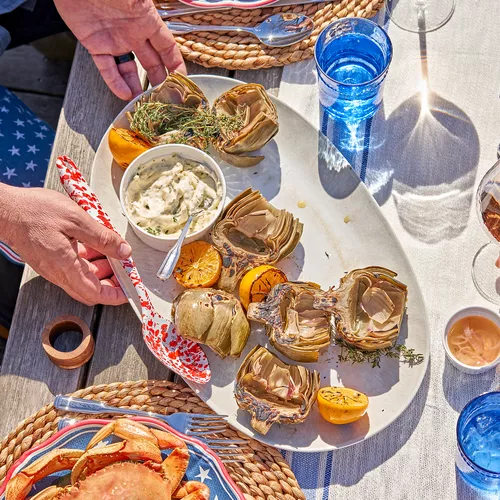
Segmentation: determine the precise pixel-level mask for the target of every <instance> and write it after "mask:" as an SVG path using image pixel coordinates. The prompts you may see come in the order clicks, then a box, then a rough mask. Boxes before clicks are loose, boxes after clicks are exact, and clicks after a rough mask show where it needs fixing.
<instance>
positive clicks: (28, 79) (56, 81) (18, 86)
mask: <svg viewBox="0 0 500 500" xmlns="http://www.w3.org/2000/svg"><path fill="white" fill-rule="evenodd" d="M70 69H71V60H50V59H48V58H47V57H46V56H45V55H44V54H42V53H41V52H39V51H38V50H37V49H36V48H35V47H33V46H32V45H23V46H21V47H16V48H15V49H11V50H7V51H6V52H5V53H4V54H3V55H2V57H1V58H0V85H3V86H4V87H7V88H10V89H12V90H19V91H24V92H36V93H39V94H47V95H53V96H59V97H64V93H65V91H66V85H67V84H68V78H69V72H70Z"/></svg>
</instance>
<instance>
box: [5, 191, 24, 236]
mask: <svg viewBox="0 0 500 500" xmlns="http://www.w3.org/2000/svg"><path fill="white" fill-rule="evenodd" d="M21 191H22V188H16V187H13V186H9V185H7V184H2V183H0V241H2V242H4V243H7V244H8V245H12V235H13V232H14V231H15V222H16V218H17V216H16V211H17V210H18V209H19V205H20V203H19V198H20V194H21V193H20V192H21Z"/></svg>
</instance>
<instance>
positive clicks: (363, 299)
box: [314, 267, 408, 351]
mask: <svg viewBox="0 0 500 500" xmlns="http://www.w3.org/2000/svg"><path fill="white" fill-rule="evenodd" d="M395 276H397V274H396V273H395V272H394V271H391V270H389V269H385V268H383V267H366V268H364V269H355V270H354V271H351V272H350V273H348V274H346V275H345V276H344V277H343V278H342V279H341V280H340V286H339V288H337V289H335V288H331V289H330V290H329V291H328V292H325V293H324V294H322V295H319V296H317V297H316V299H315V301H314V308H315V309H319V310H322V311H327V312H329V313H331V314H332V315H333V318H334V321H335V329H336V333H337V335H338V336H339V337H340V338H341V339H343V340H344V341H345V342H347V343H348V344H350V345H352V346H353V347H356V348H358V349H361V350H364V351H374V350H378V349H385V348H389V347H392V346H393V345H394V343H395V342H396V340H397V338H398V337H399V332H400V329H401V324H402V322H403V317H404V313H405V309H406V300H407V296H408V289H407V287H406V285H405V284H403V283H401V282H399V281H396V280H395V279H394V278H395Z"/></svg>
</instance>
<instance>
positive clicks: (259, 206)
mask: <svg viewBox="0 0 500 500" xmlns="http://www.w3.org/2000/svg"><path fill="white" fill-rule="evenodd" d="M302 227H303V226H302V224H301V223H300V221H299V220H298V219H295V218H294V217H293V215H292V214H291V213H290V212H287V211H286V210H278V209H277V208H275V207H273V206H272V205H271V204H270V203H269V202H268V201H267V200H266V199H265V198H264V197H263V196H262V195H261V194H260V192H259V191H253V190H252V189H247V190H246V191H243V193H241V194H240V195H239V196H237V197H236V198H235V199H234V200H233V201H232V202H231V203H230V204H229V205H228V206H227V207H226V209H225V211H224V213H223V215H222V218H221V219H220V220H219V221H218V222H217V223H216V224H215V226H214V227H213V229H212V233H211V238H212V241H213V243H214V245H215V246H216V247H217V249H218V250H219V252H220V253H221V255H222V273H221V277H220V280H219V288H222V289H223V290H227V291H228V292H232V291H233V290H234V289H235V287H236V284H237V283H238V281H239V279H240V278H241V277H242V276H243V274H244V273H245V272H246V271H248V270H249V269H251V268H253V267H256V266H259V265H261V264H274V263H276V262H278V261H279V260H281V259H283V258H284V257H286V256H287V255H289V254H290V253H292V252H293V250H294V248H295V247H296V246H297V244H298V243H299V240H300V237H301V235H302Z"/></svg>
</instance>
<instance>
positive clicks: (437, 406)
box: [279, 0, 500, 500]
mask: <svg viewBox="0 0 500 500" xmlns="http://www.w3.org/2000/svg"><path fill="white" fill-rule="evenodd" d="M436 1H438V0H436ZM378 20H379V23H380V24H383V25H385V27H386V28H387V29H388V32H389V35H390V37H391V39H392V42H393V48H394V57H393V61H392V64H391V67H390V70H389V74H388V77H387V80H386V83H385V88H384V102H383V107H382V109H380V111H379V112H378V114H377V115H376V116H375V117H374V118H373V120H372V122H371V124H368V127H367V130H363V131H361V132H359V133H358V138H359V140H361V141H364V142H365V145H367V146H368V148H365V150H364V151H361V152H359V153H356V154H349V153H348V152H346V150H345V149H342V148H340V149H341V150H342V151H343V152H344V153H345V155H346V157H347V158H348V160H349V161H350V162H351V164H352V166H353V168H354V169H355V170H356V171H357V172H358V174H359V175H360V177H361V178H362V180H364V181H365V183H366V184H367V185H368V187H369V189H370V191H371V192H372V194H373V195H374V196H375V198H376V200H377V202H378V203H379V205H380V206H381V209H382V211H383V213H384V215H385V216H386V217H387V219H388V220H389V222H390V223H391V224H392V226H393V228H394V230H395V231H396V233H397V234H398V236H399V238H400V241H401V243H402V245H403V247H404V249H405V251H406V253H407V255H408V257H409V258H410V261H411V262H412V265H413V268H414V271H415V273H416V276H417V278H418V281H419V283H420V286H421V288H422V291H423V295H424V299H425V302H426V306H427V311H428V314H429V321H430V328H431V331H430V335H431V359H430V365H429V369H428V372H427V375H426V377H425V379H424V381H423V384H422V387H421V389H420V391H419V392H418V394H417V396H416V397H415V399H414V401H413V402H412V404H411V405H410V406H409V407H408V409H407V410H406V411H405V412H404V413H403V414H402V415H401V416H400V417H399V418H398V419H397V420H396V421H395V422H394V423H393V424H392V425H391V426H389V427H388V428H387V429H385V430H384V431H382V432H381V433H379V434H378V435H376V436H375V437H373V438H371V439H368V440H366V441H364V442H363V443H361V444H358V445H355V446H352V447H350V448H345V449H342V450H337V451H334V452H331V453H324V454H299V453H291V452H289V453H287V454H286V457H287V458H288V460H289V461H290V462H291V465H292V468H293V470H294V471H295V473H296V475H297V478H298V480H299V483H300V484H301V486H302V488H303V489H304V490H305V492H306V495H307V497H308V499H317V500H320V499H321V500H326V499H344V498H353V499H354V498H355V499H359V500H362V499H369V500H374V499H398V500H399V499H401V500H403V499H443V500H445V499H446V500H448V499H454V498H458V499H460V500H462V499H469V498H493V497H492V496H491V495H490V496H486V495H481V496H479V495H478V494H477V493H475V492H473V491H472V490H471V489H470V488H469V487H468V486H467V485H466V484H464V483H463V482H462V481H461V479H460V478H459V477H458V476H457V475H456V472H455V451H456V439H455V426H456V421H457V416H458V413H459V412H460V410H461V409H462V408H463V407H464V406H465V404H466V403H467V402H468V401H470V400H471V399H472V398H474V397H475V396H478V395H479V394H481V393H483V392H486V391H488V390H490V389H493V388H495V387H497V386H498V385H499V382H500V381H499V375H500V373H499V375H497V376H496V380H495V372H494V371H490V372H488V373H485V374H483V375H466V374H463V373H461V372H459V371H458V370H456V369H455V368H454V367H453V366H452V365H451V364H450V363H449V362H448V361H447V360H446V358H445V353H444V350H443V347H442V335H443V330H444V328H445V325H446V322H447V320H448V319H449V317H450V316H451V315H452V314H453V313H454V312H456V311H457V310H458V309H460V308H462V307H465V306H470V305H482V306H485V307H488V308H490V309H493V310H495V307H494V306H493V305H492V304H489V303H488V302H486V301H485V300H484V299H483V298H482V297H481V295H480V294H479V293H478V292H477V291H476V289H475V287H474V284H473V282H472V278H471V265H472V259H473V257H474V255H475V253H476V252H477V250H478V249H479V247H480V246H481V245H483V244H484V243H486V241H487V237H486V235H485V233H484V232H483V230H482V228H481V227H480V224H479V222H478V220H477V216H476V210H475V190H476V187H477V184H478V183H479V181H480V180H481V177H482V175H484V173H485V172H486V170H487V169H489V168H490V167H491V166H492V165H493V163H494V162H495V161H496V159H497V147H498V144H499V142H500V102H499V92H500V48H499V47H500V41H499V34H500V28H499V20H500V2H498V0H467V1H460V0H459V1H458V5H457V7H456V10H455V13H454V15H453V17H452V18H451V20H450V21H449V22H448V23H447V24H446V25H445V26H444V27H442V28H441V29H439V30H437V31H435V32H432V33H427V34H425V35H418V34H415V33H408V32H405V31H403V30H401V29H400V28H398V27H397V26H396V25H394V24H393V23H391V22H390V21H389V20H388V18H387V16H386V15H385V14H384V13H383V12H382V13H380V15H379V18H378ZM316 82H317V79H316V71H315V64H314V60H309V61H305V62H302V63H297V64H293V65H290V66H287V67H285V68H284V72H283V78H282V82H281V85H280V89H279V97H280V99H282V100H283V101H285V102H287V103H288V104H289V105H290V106H292V107H293V108H295V109H296V110H297V111H298V112H300V113H301V114H302V115H303V116H307V117H308V119H309V120H310V121H311V122H312V123H315V124H317V125H318V126H319V124H320V116H319V101H318V91H317V85H316ZM336 140H338V138H337V139H336ZM337 145H338V144H337ZM497 500H498V499H497Z"/></svg>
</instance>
